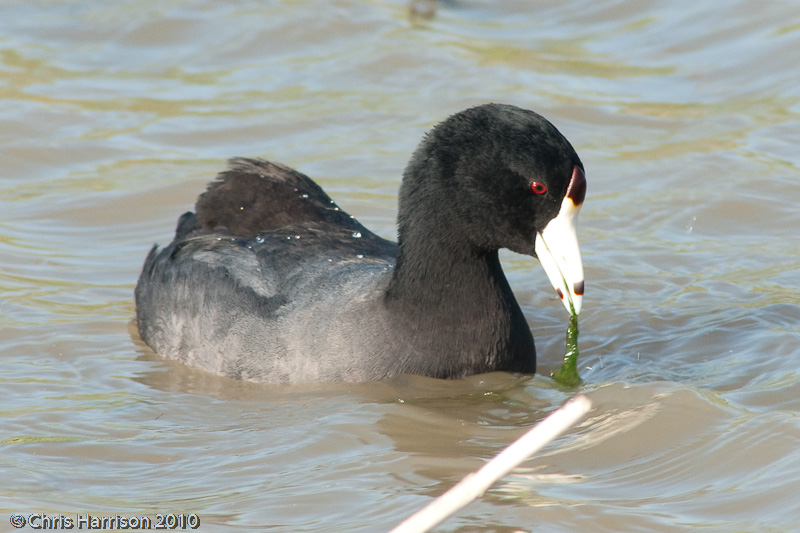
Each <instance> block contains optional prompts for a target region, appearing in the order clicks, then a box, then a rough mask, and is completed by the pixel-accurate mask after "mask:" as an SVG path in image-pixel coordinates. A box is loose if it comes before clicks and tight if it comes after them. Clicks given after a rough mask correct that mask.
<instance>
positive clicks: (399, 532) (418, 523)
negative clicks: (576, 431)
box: [390, 396, 592, 533]
mask: <svg viewBox="0 0 800 533" xmlns="http://www.w3.org/2000/svg"><path fill="white" fill-rule="evenodd" d="M591 408H592V402H591V401H590V400H589V398H587V397H586V396H576V397H574V398H573V399H572V400H570V401H569V402H567V403H566V404H564V405H563V406H561V408H559V409H558V410H556V411H554V412H552V413H551V414H550V415H549V416H548V417H547V418H545V419H544V420H542V421H541V422H539V423H538V424H536V425H535V426H533V428H532V429H531V430H530V431H528V432H527V433H526V434H524V435H523V436H522V437H520V438H519V439H517V440H516V441H514V443H512V444H511V445H510V446H508V447H507V448H506V449H504V450H503V451H502V452H500V453H499V454H498V455H497V456H495V458H494V459H492V460H491V461H489V462H488V463H486V464H485V465H483V466H482V467H481V468H480V470H478V471H477V472H473V473H472V474H469V475H468V476H467V477H465V478H464V479H462V480H461V481H459V482H458V484H456V485H455V486H454V487H453V488H451V489H450V490H448V491H447V492H445V493H444V494H442V495H441V496H439V497H438V498H436V499H435V500H433V501H432V502H431V503H429V504H428V505H427V506H425V507H423V508H422V509H421V510H419V511H417V512H416V513H414V514H413V515H411V516H410V517H408V518H407V519H405V520H404V521H403V522H402V523H401V524H400V525H398V526H397V527H396V528H394V529H393V530H392V531H390V533H425V532H426V531H430V530H431V529H433V528H434V527H436V526H437V525H439V524H441V523H442V522H443V521H444V520H446V519H447V518H448V517H450V516H451V515H453V514H455V513H456V512H458V511H459V509H462V508H464V507H466V506H467V504H468V503H470V502H471V501H472V500H474V499H476V498H478V497H480V496H481V495H482V494H483V493H484V492H486V490H487V489H489V487H491V486H492V485H494V484H495V483H496V482H497V481H498V480H499V479H500V478H502V477H503V476H505V475H506V474H508V473H509V472H511V471H512V470H514V469H515V468H516V467H518V466H519V465H520V464H522V463H523V462H524V461H525V460H526V459H528V458H529V457H530V456H531V455H533V454H534V453H536V452H538V451H539V450H541V449H542V448H544V447H545V446H547V445H548V444H549V443H550V442H552V441H553V440H554V439H555V438H556V437H558V436H559V435H561V434H562V433H563V432H565V431H566V430H568V429H569V428H571V427H572V426H573V425H575V423H576V422H578V420H580V419H581V418H582V417H583V416H584V415H585V414H586V413H588V412H589V409H591Z"/></svg>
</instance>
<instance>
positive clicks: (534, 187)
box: [531, 181, 547, 194]
mask: <svg viewBox="0 0 800 533" xmlns="http://www.w3.org/2000/svg"><path fill="white" fill-rule="evenodd" d="M531 191H533V194H544V193H546V192H547V185H545V184H544V183H542V182H540V181H534V182H533V183H531Z"/></svg>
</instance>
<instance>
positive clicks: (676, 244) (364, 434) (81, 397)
mask: <svg viewBox="0 0 800 533" xmlns="http://www.w3.org/2000/svg"><path fill="white" fill-rule="evenodd" d="M553 5H554V7H549V6H547V5H545V4H544V3H541V2H539V3H534V2H521V1H515V2H492V1H489V0H461V1H449V2H444V3H442V4H440V5H439V9H438V12H437V14H436V16H435V17H434V18H432V19H431V20H424V19H419V20H415V21H410V20H409V16H408V6H407V3H406V2H405V0H396V1H388V0H387V1H361V2H359V1H353V0H341V1H333V2H319V3H304V2H292V1H288V0H286V1H283V2H245V1H234V2H208V1H191V0H187V1H183V2H163V1H159V2H154V1H147V0H145V1H142V0H138V1H136V2H132V1H127V2H78V1H73V2H71V1H63V2H28V1H18V2H13V1H8V2H4V3H3V4H2V5H0V108H1V109H2V111H1V113H0V161H1V162H2V167H1V168H0V177H2V180H0V295H2V296H0V354H1V357H2V373H0V397H2V401H1V402H0V406H1V407H0V410H1V411H2V419H0V445H1V447H2V449H1V452H2V453H0V471H2V472H3V474H4V482H3V489H2V493H0V494H1V497H0V509H2V514H3V517H2V524H8V522H6V520H7V519H8V516H9V515H10V514H11V513H15V512H20V513H23V514H25V516H28V515H29V514H31V513H36V512H43V513H46V514H49V515H58V514H63V515H67V516H74V515H76V514H78V513H84V514H85V513H93V514H95V515H114V514H120V515H150V516H152V515H153V514H154V513H156V512H172V513H196V514H197V515H198V516H199V517H200V520H201V524H202V528H201V530H202V531H231V530H241V531H251V530H258V529H269V530H275V531H382V530H387V529H389V528H391V527H392V526H394V525H395V524H397V523H398V522H400V521H401V520H402V519H403V518H405V517H406V516H407V515H409V514H410V513H412V512H413V511H415V510H417V509H419V508H420V507H422V506H423V505H424V504H425V503H427V502H428V501H429V500H430V499H431V498H432V497H434V496H436V495H438V494H440V493H442V492H443V491H444V490H446V489H447V488H448V487H450V486H451V485H452V484H453V483H455V482H456V481H457V480H458V479H460V478H461V477H462V476H463V475H465V474H466V473H467V472H469V471H471V470H474V469H476V468H478V467H479V466H480V465H482V464H483V463H484V461H485V460H486V459H487V458H489V457H491V456H492V455H494V454H495V453H496V452H497V451H499V450H500V449H501V448H502V447H503V446H505V445H506V444H507V443H509V442H511V441H512V440H513V439H514V438H516V437H517V436H519V435H521V434H522V433H523V432H524V431H525V430H526V429H527V428H528V427H529V426H531V425H532V424H534V423H535V422H536V421H537V420H539V419H540V418H541V417H542V416H544V415H545V414H547V413H548V412H550V411H552V410H553V409H555V408H556V407H557V406H559V405H560V404H562V403H563V402H564V401H565V400H566V399H567V398H568V397H569V396H570V395H571V393H570V392H567V391H560V390H559V389H558V388H556V387H554V386H553V384H552V382H551V381H550V380H549V379H548V378H547V377H544V376H547V375H549V372H550V371H551V370H553V369H555V368H557V366H558V364H559V358H560V356H561V354H562V353H563V349H564V338H563V337H564V329H565V327H566V324H567V317H566V315H565V313H564V309H563V307H562V306H561V305H560V304H559V303H558V302H557V301H556V300H555V298H554V296H553V295H552V294H551V293H552V289H551V288H550V287H549V284H548V282H547V281H546V278H545V276H544V273H543V272H542V271H541V269H540V267H539V266H538V264H537V263H536V261H535V260H532V259H530V258H524V257H521V256H515V255H512V254H506V255H505V256H504V257H505V262H506V265H507V273H508V275H509V279H510V281H511V283H512V285H513V286H514V288H515V291H516V293H517V296H518V299H519V301H520V303H521V305H522V306H523V308H524V310H525V312H526V314H527V316H528V317H529V321H530V325H531V328H532V329H533V331H534V335H535V336H536V342H537V346H538V348H539V350H538V351H539V353H540V372H541V375H538V376H536V377H534V378H533V379H530V380H528V379H521V378H519V377H515V376H511V375H506V374H493V375H489V376H479V377H474V378H471V379H468V380H465V381H463V382H438V381H434V380H429V379H423V378H416V377H408V378H399V379H396V380H393V381H390V382H386V383H369V384H358V385H319V386H308V387H292V388H287V387H270V386H265V385H255V384H249V383H240V382H236V381H232V380H228V379H223V378H217V377H213V376H209V375H207V374H204V373H202V372H199V371H196V370H192V369H189V368H186V367H182V366H180V365H177V364H174V363H171V362H166V361H163V360H161V359H159V358H158V357H156V356H154V355H153V354H152V353H151V352H150V351H149V350H148V349H147V348H146V347H144V346H143V345H142V344H141V342H139V340H138V337H137V336H136V334H135V330H134V328H132V324H131V319H132V317H133V313H134V308H133V297H132V292H133V287H134V283H135V280H136V278H137V276H138V272H139V268H140V267H141V264H142V261H143V259H144V256H145V254H146V253H147V251H148V249H149V247H150V246H151V245H152V243H153V242H161V243H165V242H168V240H169V239H170V238H171V235H172V231H173V228H174V223H175V221H176V219H177V216H178V215H179V214H180V213H182V212H183V211H185V210H187V209H188V208H189V207H190V206H191V204H192V203H193V201H194V199H195V197H196V195H197V194H198V193H199V192H200V191H201V190H202V189H203V187H204V185H205V183H206V182H207V181H208V180H209V179H210V178H212V177H213V176H214V174H215V173H216V172H217V171H218V170H220V169H221V168H223V166H224V159H225V158H227V157H230V156H236V155H240V156H261V157H266V158H272V159H276V160H279V161H282V162H284V163H287V164H290V165H292V166H295V167H297V168H299V169H300V170H302V171H304V172H306V173H308V174H309V175H311V176H313V177H315V178H317V179H318V181H319V183H320V184H322V186H323V187H325V188H326V190H327V191H328V192H329V193H330V194H331V196H333V197H334V198H335V199H336V200H337V202H338V203H339V204H340V205H342V206H343V207H344V208H346V209H347V210H348V211H350V212H351V213H353V214H355V215H357V216H358V217H359V219H360V220H361V221H362V222H364V223H365V224H366V225H367V226H369V227H371V228H373V229H375V230H376V231H377V232H378V233H379V234H381V235H383V236H387V237H393V235H394V215H395V201H396V191H397V187H398V185H399V177H400V172H401V171H402V168H403V166H404V165H405V162H406V160H407V158H408V156H409V154H410V152H411V150H412V149H413V148H414V147H415V145H416V143H417V142H418V140H419V139H420V137H421V136H422V134H423V133H424V131H425V130H426V129H427V128H428V127H429V126H430V125H432V124H433V123H435V122H437V121H439V120H441V119H442V118H444V117H445V116H447V115H448V114H450V113H452V112H455V111H458V110H460V109H463V108H465V107H468V106H470V105H474V104H477V103H482V102H485V101H502V102H508V103H514V104H517V105H521V106H523V107H528V108H531V109H535V110H537V111H539V112H541V113H543V114H545V115H546V116H548V117H549V118H550V119H551V120H552V121H553V122H554V123H555V124H556V125H557V126H558V127H559V128H560V129H561V130H562V131H563V132H564V133H565V134H566V135H567V137H568V138H570V140H571V141H572V143H573V144H574V145H575V147H576V148H577V150H578V152H579V153H580V154H581V156H582V158H583V161H584V163H585V164H586V168H587V177H588V180H589V191H588V196H587V201H586V204H585V207H584V209H583V210H582V214H581V228H580V233H581V240H582V243H581V244H582V250H583V255H584V264H585V266H586V274H587V296H586V300H585V302H584V311H583V313H582V315H581V347H582V359H581V366H582V375H583V377H584V379H585V380H586V381H587V385H586V386H585V387H584V388H583V390H584V392H585V393H586V394H588V396H590V397H591V398H592V400H593V401H594V403H595V404H596V409H595V410H594V411H593V412H592V414H591V416H590V418H589V419H588V420H587V421H586V422H585V423H584V424H583V425H581V426H580V427H578V428H576V429H575V430H573V431H571V432H570V433H568V434H567V435H565V436H563V437H562V438H560V439H559V441H558V442H557V445H555V446H552V447H550V448H548V449H547V450H546V451H545V452H544V453H543V454H541V455H540V456H538V457H536V458H534V459H533V460H531V461H529V462H528V463H526V464H525V468H524V469H522V470H520V471H517V472H516V473H515V474H514V475H512V476H510V477H508V478H506V479H505V480H504V481H503V482H502V483H501V484H500V485H498V486H497V487H495V488H493V489H492V490H491V491H490V492H489V493H487V494H486V495H485V496H484V497H483V498H482V499H480V500H479V501H477V502H475V503H473V504H472V505H470V506H469V507H467V508H466V509H465V510H464V511H462V512H461V513H460V514H459V515H458V516H456V517H454V518H452V519H450V520H449V521H447V522H446V523H445V524H444V525H443V526H442V527H441V528H440V530H441V531H498V532H511V531H516V530H526V531H527V530H531V529H538V530H542V531H673V530H702V531H759V532H760V531H790V530H797V529H800V498H798V496H797V495H798V493H800V481H798V480H800V453H798V451H797V450H798V443H800V418H798V412H799V411H800V371H798V367H799V366H800V251H798V248H799V245H800V238H798V228H800V206H798V203H799V202H800V179H798V178H799V177H800V174H798V166H800V155H798V154H800V150H798V148H797V147H798V145H800V122H798V119H799V118H800V83H798V72H799V71H800V54H798V53H797V50H800V11H798V8H797V6H796V5H795V4H794V3H793V2H770V3H755V2H744V1H739V2H729V3H727V4H725V6H724V7H722V6H721V5H720V4H719V3H718V2H710V1H699V2H691V3H663V2H662V3H656V2H632V1H621V2H614V3H608V2H588V1H568V2H559V3H557V5H556V4H553ZM6 527H7V526H6V525H2V526H0V530H5V528H6ZM8 527H9V528H10V526H8Z"/></svg>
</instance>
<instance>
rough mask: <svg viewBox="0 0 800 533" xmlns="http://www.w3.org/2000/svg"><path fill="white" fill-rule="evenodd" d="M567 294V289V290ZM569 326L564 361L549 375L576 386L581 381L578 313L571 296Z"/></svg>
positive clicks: (562, 382) (566, 384) (559, 381)
mask: <svg viewBox="0 0 800 533" xmlns="http://www.w3.org/2000/svg"><path fill="white" fill-rule="evenodd" d="M567 295H569V291H567ZM569 311H570V313H569V326H567V347H566V349H565V350H564V362H563V363H562V364H561V368H560V369H559V370H558V371H557V372H553V373H552V374H551V375H550V377H552V378H553V380H554V381H555V382H556V383H558V384H559V385H563V386H565V387H570V388H572V387H577V386H579V385H581V384H582V383H583V380H582V379H581V377H580V376H579V375H578V314H577V313H576V312H575V307H574V306H573V305H572V298H570V300H569Z"/></svg>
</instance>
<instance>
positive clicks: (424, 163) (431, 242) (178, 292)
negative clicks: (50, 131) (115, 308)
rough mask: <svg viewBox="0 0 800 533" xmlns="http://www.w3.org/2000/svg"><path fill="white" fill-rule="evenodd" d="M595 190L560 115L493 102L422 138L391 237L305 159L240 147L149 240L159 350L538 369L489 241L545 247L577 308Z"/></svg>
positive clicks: (236, 371) (148, 309)
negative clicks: (326, 185) (554, 118)
mask: <svg viewBox="0 0 800 533" xmlns="http://www.w3.org/2000/svg"><path fill="white" fill-rule="evenodd" d="M585 191H586V180H585V178H584V172H583V165H582V163H581V161H580V159H579V158H578V156H577V154H576V153H575V151H574V150H573V148H572V146H571V145H570V143H569V141H567V139H565V138H564V136H562V135H561V133H560V132H559V131H558V130H557V129H556V128H555V126H553V125H552V124H550V122H548V121H547V120H545V119H544V118H543V117H541V116H540V115H538V114H536V113H534V112H532V111H527V110H524V109H520V108H517V107H513V106H509V105H500V104H487V105H482V106H478V107H474V108H471V109H467V110H465V111H462V112H460V113H457V114H455V115H453V116H451V117H450V118H448V119H447V120H445V121H444V122H442V123H440V124H439V125H437V126H436V127H434V128H433V130H432V131H431V132H430V133H429V134H428V135H427V136H426V137H425V138H424V139H423V140H422V142H421V144H420V145H419V147H418V148H417V150H416V151H415V152H414V154H413V156H412V157H411V161H410V162H409V164H408V166H407V167H406V170H405V172H404V174H403V183H402V186H401V187H400V194H399V215H398V220H397V225H398V242H397V243H394V242H391V241H388V240H385V239H382V238H380V237H378V236H377V235H375V234H374V233H372V232H370V231H369V230H368V229H367V228H365V227H364V226H362V225H361V224H359V223H358V222H357V221H356V220H355V219H354V218H353V217H351V216H349V215H348V214H347V213H345V212H344V211H342V210H341V209H339V208H338V207H337V206H336V204H335V203H334V202H333V200H331V199H330V198H329V197H328V196H327V195H326V194H325V193H324V192H323V190H322V189H321V188H320V187H319V186H318V185H317V184H316V183H314V182H313V181H312V180H311V179H310V178H308V177H307V176H305V175H303V174H301V173H299V172H297V171H295V170H292V169H291V168H288V167H285V166H283V165H280V164H277V163H272V162H268V161H263V160H256V159H233V160H231V161H230V169H229V170H227V171H225V172H222V173H221V174H220V175H219V176H218V177H217V179H216V180H215V181H214V182H212V183H211V184H210V185H209V186H208V190H207V191H206V192H205V193H203V194H201V195H200V197H199V198H198V200H197V204H196V209H195V213H191V212H190V213H186V214H184V215H183V216H182V217H181V218H180V220H179V221H178V227H177V230H176V232H175V239H174V240H173V241H172V243H170V244H169V245H168V246H166V247H164V248H163V249H159V248H158V247H157V246H155V247H153V249H152V250H151V251H150V254H149V255H148V256H147V259H146V261H145V263H144V268H143V270H142V274H141V277H140V278H139V282H138V284H137V286H136V315H137V319H138V324H139V332H140V333H141V336H142V339H144V341H145V342H146V343H147V344H149V345H150V346H151V347H152V348H153V349H154V350H155V351H156V352H157V353H159V354H161V355H162V356H165V357H170V358H173V359H177V360H179V361H182V362H184V363H186V364H188V365H192V366H196V367H199V368H202V369H205V370H208V371H211V372H215V373H218V374H222V375H226V376H233V377H238V378H241V379H247V380H253V381H263V382H273V383H278V382H283V383H295V382H303V381H336V380H341V381H366V380H375V379H382V378H386V377H389V376H393V375H397V374H403V373H413V374H422V375H426V376H432V377H438V378H460V377H463V376H467V375H470V374H477V373H482V372H489V371H494V370H504V371H510V372H522V373H533V372H534V371H535V370H536V350H535V348H534V344H533V337H532V335H531V332H530V329H529V328H528V324H527V322H526V320H525V317H524V316H523V314H522V311H521V310H520V307H519V305H518V304H517V301H516V299H515V298H514V295H513V293H512V292H511V289H510V287H509V285H508V282H507V281H506V278H505V275H504V274H503V270H502V268H501V267H500V262H499V260H498V255H497V253H498V250H499V249H500V248H508V249H510V250H513V251H515V252H518V253H522V254H527V255H531V256H538V257H539V259H540V261H541V263H542V265H543V266H544V268H545V271H546V272H547V275H548V277H549V278H550V281H551V283H552V284H553V286H554V287H555V289H556V291H557V292H558V293H559V295H560V296H561V298H562V300H563V301H564V303H565V305H566V306H567V308H569V302H568V300H569V298H570V297H571V299H572V301H573V302H574V306H575V310H576V311H580V307H581V300H582V298H581V296H582V294H583V266H582V263H581V256H580V251H579V249H578V241H577V236H576V233H575V227H576V219H577V215H578V210H579V208H580V206H581V203H582V202H583V198H584V194H585ZM565 287H569V289H568V290H569V292H570V293H571V294H570V295H569V297H568V298H565V295H564V290H565V289H564V288H565Z"/></svg>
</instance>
